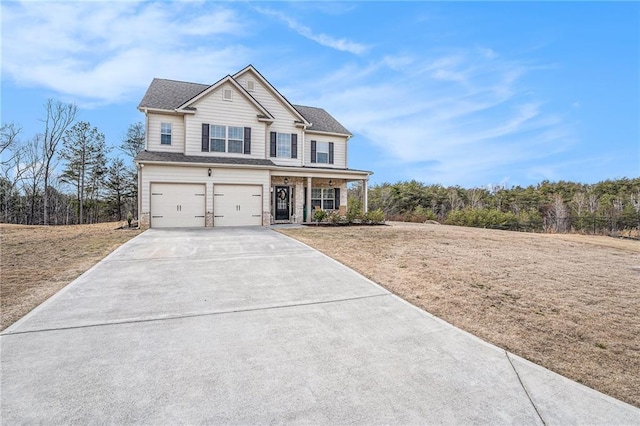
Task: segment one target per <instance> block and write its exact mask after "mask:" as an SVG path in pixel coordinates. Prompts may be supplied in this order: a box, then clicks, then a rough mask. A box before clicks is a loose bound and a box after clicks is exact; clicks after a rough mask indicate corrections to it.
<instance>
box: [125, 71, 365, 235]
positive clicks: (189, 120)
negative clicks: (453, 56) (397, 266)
mask: <svg viewBox="0 0 640 426" xmlns="http://www.w3.org/2000/svg"><path fill="white" fill-rule="evenodd" d="M138 109H139V110H140V111H142V112H144V114H145V117H146V147H145V150H144V151H142V152H140V153H139V154H138V155H137V157H136V158H135V162H136V165H137V168H138V188H139V191H138V211H139V212H140V224H141V226H143V227H148V226H151V227H154V228H159V227H187V226H189V227H191V226H242V225H269V224H273V223H304V222H310V221H311V220H312V216H311V212H312V211H313V210H314V209H316V208H322V209H324V210H337V211H340V212H341V213H342V214H345V213H346V208H347V184H348V183H349V182H352V181H361V182H362V183H363V187H364V194H365V195H364V197H363V198H364V199H363V205H364V206H365V208H366V205H367V202H366V188H367V181H368V178H369V175H370V174H371V172H368V171H362V170H352V169H349V168H348V166H347V159H348V155H347V153H348V142H349V139H350V138H351V136H352V135H351V133H350V132H349V131H348V130H347V129H346V128H345V127H344V126H343V125H342V124H340V123H339V122H338V121H337V120H336V119H335V118H333V117H332V116H331V115H330V114H329V113H327V112H326V111H325V110H323V109H321V108H315V107H308V106H301V105H292V104H291V103H290V102H289V101H288V100H287V99H286V98H285V97H284V96H282V95H281V94H280V92H278V91H277V90H276V89H275V88H274V87H273V86H272V85H271V84H270V83H269V82H268V81H267V80H266V79H265V78H264V77H263V76H262V75H261V74H260V73H259V72H258V71H257V70H256V69H255V68H254V67H253V66H251V65H249V66H247V67H246V68H244V69H243V70H241V71H239V72H238V73H236V74H234V75H232V76H231V75H228V76H226V77H224V78H223V79H221V80H220V81H218V82H217V83H214V84H212V85H206V84H196V83H187V82H182V81H174V80H164V79H157V78H156V79H154V80H153V81H152V82H151V85H150V86H149V88H148V89H147V92H146V93H145V95H144V97H143V99H142V101H141V102H140V105H139V106H138Z"/></svg>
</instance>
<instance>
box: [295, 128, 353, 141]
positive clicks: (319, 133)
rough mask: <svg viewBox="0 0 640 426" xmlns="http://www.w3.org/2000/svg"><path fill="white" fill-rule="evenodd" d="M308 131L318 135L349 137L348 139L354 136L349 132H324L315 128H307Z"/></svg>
mask: <svg viewBox="0 0 640 426" xmlns="http://www.w3.org/2000/svg"><path fill="white" fill-rule="evenodd" d="M306 132H307V133H308V134H316V135H326V136H341V137H343V138H347V140H348V139H351V138H352V137H353V135H351V134H349V133H334V132H323V131H322V130H313V129H307V130H306Z"/></svg>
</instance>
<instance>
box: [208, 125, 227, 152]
mask: <svg viewBox="0 0 640 426" xmlns="http://www.w3.org/2000/svg"><path fill="white" fill-rule="evenodd" d="M209 134H210V135H211V152H227V148H226V147H227V127H226V126H216V125H215V124H212V125H211V131H210V132H209Z"/></svg>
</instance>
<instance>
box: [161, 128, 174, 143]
mask: <svg viewBox="0 0 640 426" xmlns="http://www.w3.org/2000/svg"><path fill="white" fill-rule="evenodd" d="M165 126H167V127H168V129H169V131H168V132H167V131H166V130H167V127H165ZM172 130H173V126H172V123H160V145H171V142H172V139H173V137H172V136H171V134H172ZM163 136H169V143H164V142H162V137H163Z"/></svg>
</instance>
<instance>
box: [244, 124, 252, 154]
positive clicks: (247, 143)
mask: <svg viewBox="0 0 640 426" xmlns="http://www.w3.org/2000/svg"><path fill="white" fill-rule="evenodd" d="M244 153H245V154H251V127H245V128H244Z"/></svg>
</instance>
